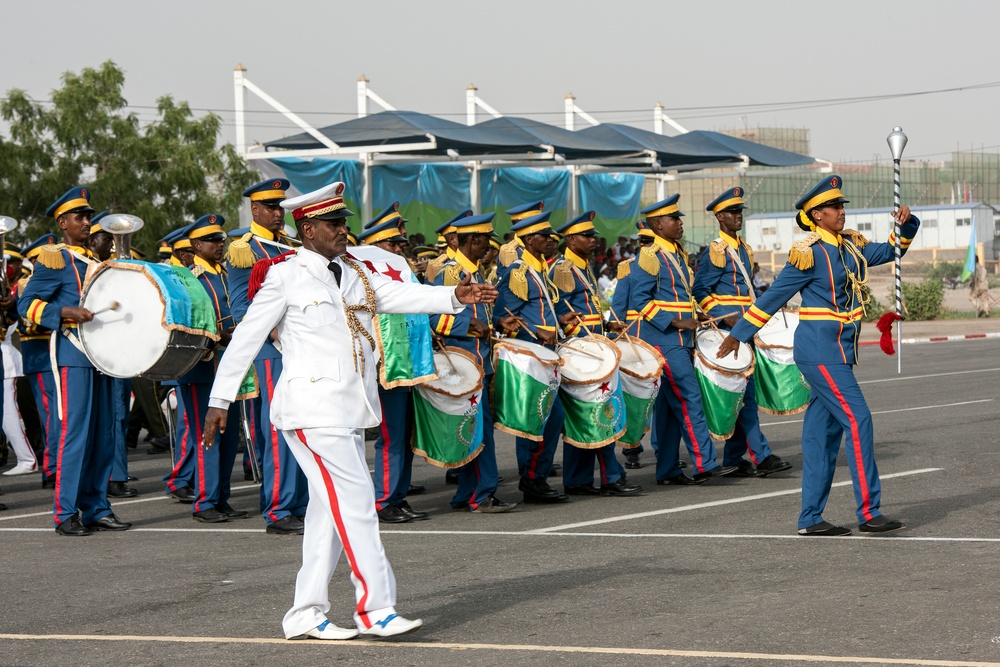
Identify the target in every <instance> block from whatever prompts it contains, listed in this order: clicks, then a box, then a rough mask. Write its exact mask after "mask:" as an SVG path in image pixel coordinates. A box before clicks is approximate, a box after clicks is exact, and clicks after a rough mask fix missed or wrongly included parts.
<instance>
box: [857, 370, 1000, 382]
mask: <svg viewBox="0 0 1000 667" xmlns="http://www.w3.org/2000/svg"><path fill="white" fill-rule="evenodd" d="M996 371H1000V368H976V369H974V370H971V371H950V372H948V373H932V374H930V375H907V376H905V377H891V378H880V379H878V380H862V381H860V382H858V384H875V383H877V382H899V381H900V380H924V379H927V378H940V377H946V376H948V375H966V374H968V373H995V372H996Z"/></svg>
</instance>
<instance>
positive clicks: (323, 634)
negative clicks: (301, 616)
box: [289, 620, 358, 639]
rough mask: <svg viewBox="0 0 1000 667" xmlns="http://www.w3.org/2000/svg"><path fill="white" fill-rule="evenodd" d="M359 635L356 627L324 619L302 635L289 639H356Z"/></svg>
mask: <svg viewBox="0 0 1000 667" xmlns="http://www.w3.org/2000/svg"><path fill="white" fill-rule="evenodd" d="M357 636H358V631H357V630H356V629H355V628H341V627H338V626H336V625H334V624H333V623H331V622H330V621H328V620H327V621H323V622H322V623H320V624H319V625H318V626H316V627H315V628H313V629H312V630H306V631H305V632H303V633H302V634H301V635H295V636H294V637H289V639H354V638H355V637H357Z"/></svg>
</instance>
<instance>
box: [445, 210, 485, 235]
mask: <svg viewBox="0 0 1000 667" xmlns="http://www.w3.org/2000/svg"><path fill="white" fill-rule="evenodd" d="M494 217H496V213H483V214H481V215H472V211H469V215H467V216H465V217H463V218H461V219H459V220H452V221H451V222H450V223H449V224H450V225H451V231H449V232H448V233H449V234H450V233H451V232H452V231H453V232H455V233H457V234H492V233H493V218H494Z"/></svg>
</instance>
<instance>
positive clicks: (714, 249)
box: [708, 239, 726, 269]
mask: <svg viewBox="0 0 1000 667" xmlns="http://www.w3.org/2000/svg"><path fill="white" fill-rule="evenodd" d="M708 258H709V259H710V260H711V261H712V265H713V266H717V267H719V268H720V269H724V268H726V242H725V241H723V240H722V239H715V240H714V241H712V242H711V243H709V244H708Z"/></svg>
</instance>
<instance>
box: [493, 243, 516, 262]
mask: <svg viewBox="0 0 1000 667" xmlns="http://www.w3.org/2000/svg"><path fill="white" fill-rule="evenodd" d="M516 259H517V239H514V240H513V241H510V242H509V243H504V244H503V245H502V246H500V253H499V254H498V255H497V261H498V262H500V264H501V265H503V266H505V267H506V266H510V265H511V264H513V263H514V260H516Z"/></svg>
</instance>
